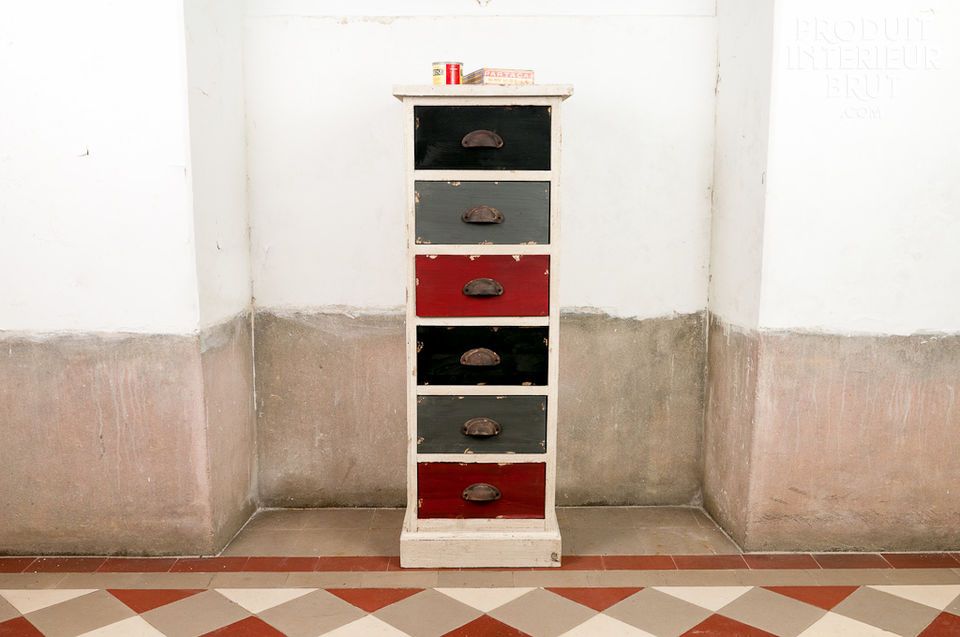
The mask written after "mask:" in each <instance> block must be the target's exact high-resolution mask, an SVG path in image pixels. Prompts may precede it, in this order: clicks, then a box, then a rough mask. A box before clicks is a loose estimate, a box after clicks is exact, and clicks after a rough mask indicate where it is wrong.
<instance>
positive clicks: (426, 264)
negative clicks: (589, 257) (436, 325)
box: [416, 254, 550, 316]
mask: <svg viewBox="0 0 960 637" xmlns="http://www.w3.org/2000/svg"><path fill="white" fill-rule="evenodd" d="M416 259H417V260H416V263H417V316H546V315H547V314H548V313H549V311H550V308H549V305H550V272H549V270H550V257H549V256H548V255H544V254H536V255H526V256H511V255H487V256H459V255H456V256H455V255H441V256H432V255H431V256H426V255H418V256H417V258H416Z"/></svg>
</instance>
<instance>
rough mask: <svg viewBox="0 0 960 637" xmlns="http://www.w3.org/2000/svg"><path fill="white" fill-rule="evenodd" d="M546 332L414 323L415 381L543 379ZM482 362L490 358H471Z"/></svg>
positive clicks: (523, 381)
mask: <svg viewBox="0 0 960 637" xmlns="http://www.w3.org/2000/svg"><path fill="white" fill-rule="evenodd" d="M547 332H548V328H546V327H474V326H469V327H467V326H464V327H441V326H432V325H431V326H422V325H421V326H418V327H417V383H418V384H420V385H546V384H547ZM477 350H480V351H477ZM484 350H487V351H484ZM490 353H493V354H495V355H496V357H495V358H494V357H491V356H490ZM485 359H486V360H485ZM482 362H493V363H494V364H491V365H479V364H477V363H482ZM465 363H473V364H465Z"/></svg>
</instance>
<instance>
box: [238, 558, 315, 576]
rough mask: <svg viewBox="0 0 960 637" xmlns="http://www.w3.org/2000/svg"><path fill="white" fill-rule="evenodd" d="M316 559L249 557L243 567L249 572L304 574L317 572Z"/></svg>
mask: <svg viewBox="0 0 960 637" xmlns="http://www.w3.org/2000/svg"><path fill="white" fill-rule="evenodd" d="M319 560H320V558H318V557H251V558H250V559H248V560H247V561H246V563H245V564H244V565H243V569H242V570H243V571H250V572H285V573H291V572H304V571H315V570H317V564H318V563H319Z"/></svg>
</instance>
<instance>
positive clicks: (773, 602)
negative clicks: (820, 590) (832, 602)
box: [718, 588, 827, 637]
mask: <svg viewBox="0 0 960 637" xmlns="http://www.w3.org/2000/svg"><path fill="white" fill-rule="evenodd" d="M718 612H719V614H721V615H724V616H726V617H730V618H731V619H736V620H737V621H740V622H743V623H744V624H749V625H750V626H756V627H757V628H761V629H763V630H765V631H767V632H768V633H773V634H774V635H779V636H780V637H796V636H797V635H799V634H800V633H802V632H803V631H804V630H806V629H807V628H809V627H810V626H812V625H813V624H814V622H816V621H817V620H818V619H820V618H821V617H823V616H824V615H825V614H826V613H827V611H825V610H823V609H822V608H817V607H816V606H811V605H810V604H804V603H803V602H801V601H798V600H795V599H791V598H789V597H786V596H784V595H779V594H777V593H773V592H771V591H768V590H766V589H763V588H754V589H751V590H749V591H747V592H746V593H744V594H743V595H741V596H740V597H738V598H737V599H735V600H733V601H732V602H730V603H729V604H727V605H726V606H724V607H723V608H721V609H720V610H719V611H718Z"/></svg>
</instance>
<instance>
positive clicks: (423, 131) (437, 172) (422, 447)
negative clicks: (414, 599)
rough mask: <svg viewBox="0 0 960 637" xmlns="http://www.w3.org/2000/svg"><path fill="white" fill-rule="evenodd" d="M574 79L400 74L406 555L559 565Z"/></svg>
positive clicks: (405, 562)
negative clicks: (564, 229)
mask: <svg viewBox="0 0 960 637" xmlns="http://www.w3.org/2000/svg"><path fill="white" fill-rule="evenodd" d="M572 92H573V90H572V88H571V87H569V86H557V85H549V86H519V87H517V86H514V87H499V86H400V87H395V89H394V95H395V96H396V97H397V98H399V99H400V100H401V101H402V102H403V126H404V137H405V149H404V156H405V163H406V178H407V244H408V252H407V254H408V257H407V260H408V266H407V267H408V279H407V281H408V284H407V320H406V347H407V355H406V359H407V367H406V373H407V467H408V471H407V492H408V499H407V514H406V518H405V520H404V525H403V531H402V534H401V536H400V563H401V565H402V566H404V567H483V566H502V567H520V566H559V565H560V555H561V546H560V530H559V527H558V526H557V517H556V512H555V508H554V506H555V505H554V499H555V498H554V485H555V476H556V459H557V449H556V441H557V378H558V371H559V369H558V365H559V360H558V346H559V336H560V335H559V306H558V302H557V278H556V276H554V274H553V271H554V268H555V267H556V263H557V257H558V255H557V239H558V236H559V230H560V223H559V221H560V219H559V212H560V210H559V187H560V105H561V102H562V101H563V100H564V99H566V98H567V97H569V96H570V95H571V94H572Z"/></svg>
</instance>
